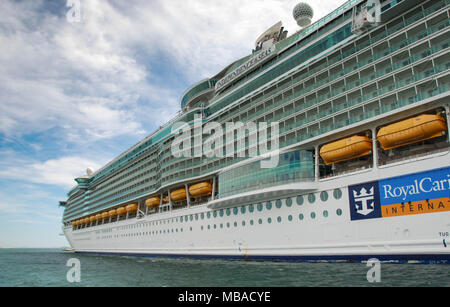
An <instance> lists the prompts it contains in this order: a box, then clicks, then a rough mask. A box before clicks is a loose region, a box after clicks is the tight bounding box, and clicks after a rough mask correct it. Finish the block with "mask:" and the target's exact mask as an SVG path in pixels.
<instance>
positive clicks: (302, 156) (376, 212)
mask: <svg viewBox="0 0 450 307" xmlns="http://www.w3.org/2000/svg"><path fill="white" fill-rule="evenodd" d="M449 14H450V0H428V1H418V0H367V1H366V0H350V1H347V2H346V3H344V4H343V5H342V6H340V7H339V8H337V9H336V10H334V11H332V12H331V13H329V14H328V15H326V16H325V17H323V18H321V19H319V20H318V21H316V22H314V23H311V20H312V18H313V10H312V9H311V7H310V6H309V5H308V4H305V3H300V4H298V5H297V6H296V7H295V8H294V13H293V15H294V18H295V19H296V21H297V24H298V25H299V28H298V31H297V32H296V33H294V34H292V35H288V32H287V31H286V30H285V28H284V27H283V24H282V22H278V23H277V24H275V25H273V26H271V27H270V28H268V30H267V31H266V32H264V33H263V34H262V35H260V36H259V37H258V33H256V35H255V38H256V37H258V38H257V40H256V43H255V45H254V46H255V48H254V49H253V50H249V54H248V56H246V57H244V58H242V59H239V60H237V61H235V62H234V63H231V64H230V65H228V66H227V67H225V68H224V69H223V70H222V71H221V72H219V73H218V74H217V75H215V76H212V77H211V78H208V79H206V80H202V81H200V82H198V83H197V84H195V85H193V86H192V87H191V88H189V89H188V90H187V91H186V92H185V93H184V94H183V96H182V97H181V99H180V105H181V109H180V111H179V113H178V114H177V116H176V117H175V118H173V119H172V120H170V121H169V122H168V123H167V124H165V125H164V126H162V127H160V128H159V129H158V130H157V131H155V132H154V133H153V134H151V135H150V136H148V137H146V138H145V139H143V140H142V141H141V142H139V143H138V144H136V145H135V146H133V147H132V148H130V149H129V150H127V151H126V152H124V153H122V154H121V155H119V156H118V157H117V158H115V159H114V160H113V161H111V162H110V163H109V164H107V165H105V166H104V167H103V168H101V169H99V170H97V171H95V172H94V171H93V170H92V169H88V170H87V174H86V175H85V176H81V177H79V178H76V179H75V181H76V183H77V185H76V186H75V187H74V188H73V189H72V190H70V191H69V192H68V195H67V197H68V198H67V200H65V201H61V202H60V206H63V207H64V215H63V220H62V223H63V226H62V228H63V232H64V235H65V236H66V238H67V239H68V241H69V242H70V244H71V247H72V248H73V249H74V251H75V252H77V253H94V254H105V255H131V256H145V257H178V258H180V257H189V258H210V257H213V258H231V259H252V260H253V259H254V260H282V261H283V260H285V261H367V260H368V259H371V258H376V259H379V260H380V261H394V262H428V263H429V262H432V263H437V262H440V263H448V262H449V260H450V234H449V233H450V153H449V150H450V146H449V141H450V138H449V130H448V127H449V120H450V18H449ZM267 26H268V27H269V26H270V25H267Z"/></svg>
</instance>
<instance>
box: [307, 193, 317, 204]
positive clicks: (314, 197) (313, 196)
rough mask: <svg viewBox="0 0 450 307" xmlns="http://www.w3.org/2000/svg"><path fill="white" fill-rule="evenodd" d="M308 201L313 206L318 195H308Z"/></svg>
mask: <svg viewBox="0 0 450 307" xmlns="http://www.w3.org/2000/svg"><path fill="white" fill-rule="evenodd" d="M308 201H309V202H310V203H311V204H313V203H314V202H315V201H316V195H314V194H313V193H311V194H309V195H308Z"/></svg>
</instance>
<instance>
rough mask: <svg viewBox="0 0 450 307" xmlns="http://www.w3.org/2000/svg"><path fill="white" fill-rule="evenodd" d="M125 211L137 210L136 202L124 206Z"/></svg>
mask: <svg viewBox="0 0 450 307" xmlns="http://www.w3.org/2000/svg"><path fill="white" fill-rule="evenodd" d="M126 210H127V212H137V211H138V205H137V204H131V205H128V206H127V207H126Z"/></svg>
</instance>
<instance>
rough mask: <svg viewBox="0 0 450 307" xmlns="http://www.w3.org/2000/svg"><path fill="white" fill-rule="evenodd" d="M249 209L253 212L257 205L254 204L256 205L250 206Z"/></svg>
mask: <svg viewBox="0 0 450 307" xmlns="http://www.w3.org/2000/svg"><path fill="white" fill-rule="evenodd" d="M248 211H249V212H250V213H252V212H253V211H255V206H254V205H250V206H248Z"/></svg>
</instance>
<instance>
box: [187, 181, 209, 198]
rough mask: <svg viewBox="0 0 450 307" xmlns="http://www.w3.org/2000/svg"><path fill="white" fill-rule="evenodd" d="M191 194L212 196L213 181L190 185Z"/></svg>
mask: <svg viewBox="0 0 450 307" xmlns="http://www.w3.org/2000/svg"><path fill="white" fill-rule="evenodd" d="M189 194H190V195H191V196H192V197H194V198H195V197H202V196H210V195H211V194H212V184H211V182H201V183H198V184H194V185H191V186H190V187H189Z"/></svg>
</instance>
